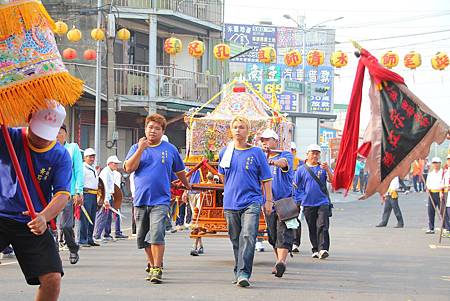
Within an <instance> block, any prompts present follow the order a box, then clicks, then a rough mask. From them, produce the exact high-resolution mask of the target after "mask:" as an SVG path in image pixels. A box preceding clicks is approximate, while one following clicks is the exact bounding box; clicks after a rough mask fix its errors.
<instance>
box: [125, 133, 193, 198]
mask: <svg viewBox="0 0 450 301" xmlns="http://www.w3.org/2000/svg"><path fill="white" fill-rule="evenodd" d="M137 148H138V145H137V144H134V145H132V146H131V148H130V151H129V152H128V155H127V157H126V159H125V160H128V159H130V157H131V156H132V155H134V153H135V152H136V150H137ZM183 170H184V163H183V160H182V159H181V156H180V154H179V153H178V150H177V149H176V148H175V146H173V145H172V144H170V143H169V142H166V141H161V143H160V144H158V145H156V146H151V147H148V148H146V149H145V150H144V152H143V153H142V156H141V161H140V162H139V166H138V168H137V169H136V171H135V174H134V185H135V198H134V200H133V204H134V206H156V205H170V182H171V180H172V179H173V176H174V173H177V172H180V171H183ZM175 177H176V176H175Z"/></svg>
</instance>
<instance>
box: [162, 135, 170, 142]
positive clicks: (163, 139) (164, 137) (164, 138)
mask: <svg viewBox="0 0 450 301" xmlns="http://www.w3.org/2000/svg"><path fill="white" fill-rule="evenodd" d="M161 141H166V142H169V137H167V136H166V135H162V137H161Z"/></svg>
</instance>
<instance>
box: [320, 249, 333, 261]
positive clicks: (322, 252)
mask: <svg viewBox="0 0 450 301" xmlns="http://www.w3.org/2000/svg"><path fill="white" fill-rule="evenodd" d="M328 256H330V254H328V251H327V250H320V252H319V259H325V258H327V257H328Z"/></svg>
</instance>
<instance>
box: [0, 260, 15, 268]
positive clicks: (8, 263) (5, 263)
mask: <svg viewBox="0 0 450 301" xmlns="http://www.w3.org/2000/svg"><path fill="white" fill-rule="evenodd" d="M16 263H17V261H12V262H2V263H0V267H1V266H2V265H10V264H16Z"/></svg>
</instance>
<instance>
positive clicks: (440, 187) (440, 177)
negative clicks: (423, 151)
mask: <svg viewBox="0 0 450 301" xmlns="http://www.w3.org/2000/svg"><path fill="white" fill-rule="evenodd" d="M441 163H442V160H441V158H439V157H434V158H433V159H431V169H430V171H429V172H428V176H427V181H426V183H425V186H426V188H427V190H428V192H429V193H430V194H429V195H430V197H429V198H428V230H427V232H425V233H426V234H434V216H435V213H436V212H439V211H438V210H440V208H442V205H443V204H442V203H441V202H442V199H443V193H444V172H443V170H442V168H441Z"/></svg>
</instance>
